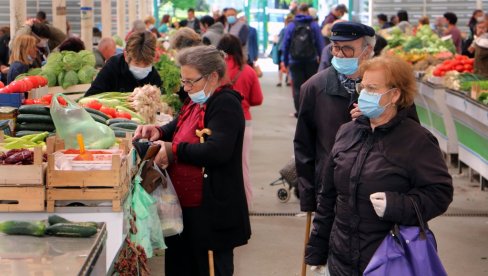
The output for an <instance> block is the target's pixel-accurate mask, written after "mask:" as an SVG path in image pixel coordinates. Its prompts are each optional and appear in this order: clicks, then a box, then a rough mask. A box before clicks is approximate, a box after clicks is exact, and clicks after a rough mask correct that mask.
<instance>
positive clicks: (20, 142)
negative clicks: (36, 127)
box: [0, 131, 49, 150]
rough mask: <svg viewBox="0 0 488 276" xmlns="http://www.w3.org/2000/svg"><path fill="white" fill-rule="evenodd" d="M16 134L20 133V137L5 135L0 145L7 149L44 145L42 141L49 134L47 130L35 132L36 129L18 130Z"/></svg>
mask: <svg viewBox="0 0 488 276" xmlns="http://www.w3.org/2000/svg"><path fill="white" fill-rule="evenodd" d="M16 135H22V136H21V137H10V136H7V135H5V137H4V139H3V143H1V144H0V146H1V147H2V148H4V149H7V150H18V149H29V148H34V147H44V146H45V145H46V143H45V142H44V141H45V140H46V138H47V137H48V136H49V132H47V131H44V132H37V131H18V132H17V133H16Z"/></svg>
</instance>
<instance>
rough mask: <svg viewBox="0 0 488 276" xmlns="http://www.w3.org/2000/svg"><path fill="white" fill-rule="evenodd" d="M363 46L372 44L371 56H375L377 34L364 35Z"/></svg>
mask: <svg viewBox="0 0 488 276" xmlns="http://www.w3.org/2000/svg"><path fill="white" fill-rule="evenodd" d="M363 38H364V39H363V48H364V47H366V46H368V45H369V46H371V49H372V51H371V54H370V57H373V56H374V46H375V45H376V36H374V35H373V36H369V35H365V36H363Z"/></svg>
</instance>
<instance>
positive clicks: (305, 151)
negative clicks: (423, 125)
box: [293, 66, 419, 212]
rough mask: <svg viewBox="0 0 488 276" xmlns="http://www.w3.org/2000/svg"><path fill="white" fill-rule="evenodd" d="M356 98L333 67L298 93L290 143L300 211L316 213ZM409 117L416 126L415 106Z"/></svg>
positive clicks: (307, 83) (313, 79) (313, 77)
mask: <svg viewBox="0 0 488 276" xmlns="http://www.w3.org/2000/svg"><path fill="white" fill-rule="evenodd" d="M357 98H358V94H349V93H348V92H347V90H346V89H345V88H344V87H343V85H342V84H341V83H340V81H339V78H338V75H337V71H336V70H335V69H334V67H333V66H330V67H329V68H327V69H326V70H323V71H320V72H318V73H317V74H315V75H314V76H312V77H311V78H310V79H309V80H308V81H307V82H305V83H304V84H303V85H302V87H301V89H300V111H299V113H298V122H297V127H296V131H295V139H294V140H293V143H294V147H295V163H296V169H297V175H298V190H299V194H300V209H301V211H303V212H308V211H315V209H316V208H317V202H316V193H317V191H318V189H319V183H322V179H321V178H323V175H324V173H323V168H325V164H326V161H327V160H328V158H329V155H330V151H331V150H332V146H333V145H334V141H335V136H336V133H337V130H338V129H339V127H340V126H341V125H342V124H344V123H347V122H349V121H351V114H350V113H349V112H350V110H351V109H352V108H353V106H352V104H353V103H354V102H357ZM408 111H409V112H408V114H409V116H410V117H411V118H413V119H414V120H415V121H417V122H419V119H418V116H417V112H416V110H415V106H412V107H411V108H408Z"/></svg>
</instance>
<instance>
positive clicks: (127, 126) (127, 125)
mask: <svg viewBox="0 0 488 276" xmlns="http://www.w3.org/2000/svg"><path fill="white" fill-rule="evenodd" d="M110 126H111V127H112V126H113V127H120V128H125V129H130V130H133V131H135V130H136V129H137V124H133V123H114V124H111V125H110Z"/></svg>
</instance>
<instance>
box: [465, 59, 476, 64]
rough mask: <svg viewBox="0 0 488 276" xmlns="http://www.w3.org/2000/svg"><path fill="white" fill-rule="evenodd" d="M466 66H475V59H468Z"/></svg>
mask: <svg viewBox="0 0 488 276" xmlns="http://www.w3.org/2000/svg"><path fill="white" fill-rule="evenodd" d="M466 64H471V65H473V64H474V58H470V59H467V60H466Z"/></svg>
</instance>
